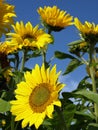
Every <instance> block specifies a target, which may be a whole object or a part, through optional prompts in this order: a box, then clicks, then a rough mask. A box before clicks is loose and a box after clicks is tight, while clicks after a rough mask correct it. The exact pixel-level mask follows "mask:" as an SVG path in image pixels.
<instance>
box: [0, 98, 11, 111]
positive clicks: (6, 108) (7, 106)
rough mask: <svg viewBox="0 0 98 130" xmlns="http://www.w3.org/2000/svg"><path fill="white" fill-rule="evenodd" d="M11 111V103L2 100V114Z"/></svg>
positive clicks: (0, 105) (0, 102) (0, 108)
mask: <svg viewBox="0 0 98 130" xmlns="http://www.w3.org/2000/svg"><path fill="white" fill-rule="evenodd" d="M9 110H10V103H9V102H7V101H5V100H3V99H1V98H0V112H7V111H9Z"/></svg>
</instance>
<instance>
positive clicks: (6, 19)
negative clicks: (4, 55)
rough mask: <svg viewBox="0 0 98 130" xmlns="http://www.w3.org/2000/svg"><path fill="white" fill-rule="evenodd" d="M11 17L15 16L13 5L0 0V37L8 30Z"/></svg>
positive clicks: (11, 22) (11, 21)
mask: <svg viewBox="0 0 98 130" xmlns="http://www.w3.org/2000/svg"><path fill="white" fill-rule="evenodd" d="M13 17H16V14H15V12H14V6H13V5H9V4H7V3H5V1H3V0H0V37H1V36H2V34H3V33H7V32H9V31H10V29H11V24H13V23H14V20H13Z"/></svg>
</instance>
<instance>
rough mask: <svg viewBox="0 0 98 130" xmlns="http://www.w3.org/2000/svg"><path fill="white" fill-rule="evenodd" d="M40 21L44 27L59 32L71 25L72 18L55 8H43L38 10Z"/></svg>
mask: <svg viewBox="0 0 98 130" xmlns="http://www.w3.org/2000/svg"><path fill="white" fill-rule="evenodd" d="M38 13H39V15H40V16H41V20H42V22H43V24H44V25H45V26H47V27H48V28H49V29H51V30H52V31H60V30H62V29H64V28H65V27H67V26H69V25H72V19H73V17H72V16H70V14H68V13H67V12H66V11H64V10H60V9H59V8H58V7H57V6H53V7H50V6H47V7H46V6H44V8H42V7H40V8H39V9H38Z"/></svg>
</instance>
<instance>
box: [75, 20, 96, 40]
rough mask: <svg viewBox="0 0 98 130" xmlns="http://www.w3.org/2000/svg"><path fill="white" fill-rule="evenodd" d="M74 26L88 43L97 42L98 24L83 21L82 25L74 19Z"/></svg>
mask: <svg viewBox="0 0 98 130" xmlns="http://www.w3.org/2000/svg"><path fill="white" fill-rule="evenodd" d="M74 25H75V26H76V28H77V29H78V30H79V31H80V36H82V38H84V39H85V40H86V41H88V42H98V24H97V25H95V24H94V23H90V22H88V21H85V23H84V24H82V23H81V22H80V21H79V19H78V18H74Z"/></svg>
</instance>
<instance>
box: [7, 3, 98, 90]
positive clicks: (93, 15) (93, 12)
mask: <svg viewBox="0 0 98 130" xmlns="http://www.w3.org/2000/svg"><path fill="white" fill-rule="evenodd" d="M7 1H8V3H11V4H13V5H15V11H16V14H17V18H16V21H21V20H22V21H24V23H26V22H28V21H30V22H31V23H32V24H33V25H34V26H35V25H36V24H38V23H39V22H40V21H39V15H38V13H37V9H38V8H39V7H40V6H41V7H44V6H54V5H56V6H58V7H59V8H60V9H61V10H65V11H67V12H68V13H70V15H72V16H73V17H78V18H79V19H80V21H82V22H84V21H89V22H94V23H95V24H98V14H97V12H98V0H7ZM53 34H54V37H55V43H54V45H49V49H48V58H50V57H52V56H53V53H54V51H56V50H59V51H62V52H68V46H67V43H69V42H72V41H75V40H77V39H79V36H78V33H77V30H76V28H75V27H73V26H70V27H67V28H66V29H64V30H62V31H61V32H59V33H57V32H56V33H53ZM39 62H40V58H38V59H33V60H31V61H30V62H29V63H28V64H27V65H30V67H31V68H32V67H33V66H34V65H35V64H36V63H39ZM68 62H69V60H58V59H56V60H55V61H54V62H53V64H55V63H56V64H57V68H58V70H62V71H63V72H64V70H65V68H66V66H67V64H68ZM82 69H84V67H83V68H81V67H80V68H78V69H77V70H76V71H74V72H73V73H71V74H70V75H68V76H65V77H63V78H61V80H62V81H64V82H65V83H66V84H67V85H68V86H69V87H68V90H69V88H70V90H71V89H73V88H74V87H75V85H76V84H77V82H78V81H80V80H81V79H82V78H83V76H84V74H85V70H82Z"/></svg>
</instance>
